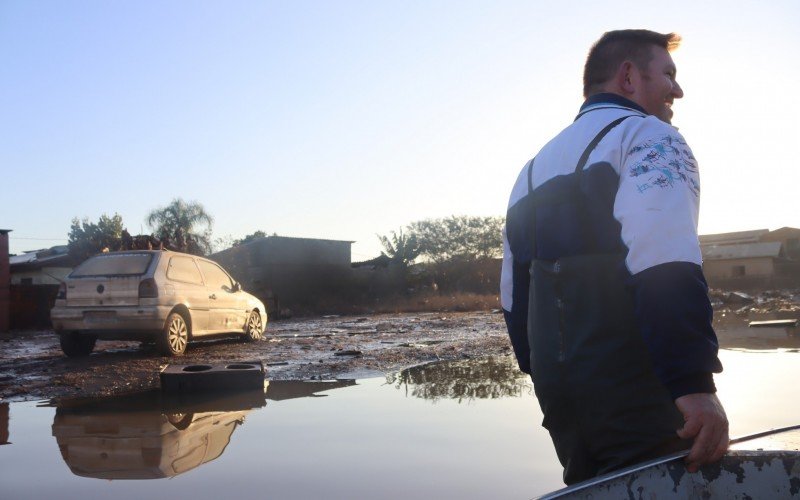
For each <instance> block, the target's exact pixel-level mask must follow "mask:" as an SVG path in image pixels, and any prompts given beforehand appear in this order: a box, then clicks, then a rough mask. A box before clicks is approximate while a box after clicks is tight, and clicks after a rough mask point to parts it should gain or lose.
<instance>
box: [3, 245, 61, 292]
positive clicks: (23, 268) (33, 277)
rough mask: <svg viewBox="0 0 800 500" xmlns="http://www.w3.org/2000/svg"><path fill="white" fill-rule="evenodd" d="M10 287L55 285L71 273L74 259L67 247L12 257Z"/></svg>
mask: <svg viewBox="0 0 800 500" xmlns="http://www.w3.org/2000/svg"><path fill="white" fill-rule="evenodd" d="M9 264H10V267H11V284H12V285H56V286H58V285H59V284H61V282H62V281H64V278H66V277H67V275H68V274H69V273H70V272H72V268H73V267H74V266H75V259H73V258H72V257H70V255H69V248H68V247H67V245H60V246H55V247H51V248H45V249H41V250H34V251H31V252H25V253H23V254H20V255H14V256H12V257H11V258H10V259H9Z"/></svg>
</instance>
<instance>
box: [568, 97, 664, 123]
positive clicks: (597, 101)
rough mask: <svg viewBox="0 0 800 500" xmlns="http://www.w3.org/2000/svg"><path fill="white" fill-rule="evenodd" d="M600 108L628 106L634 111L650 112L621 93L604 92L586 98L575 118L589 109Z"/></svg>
mask: <svg viewBox="0 0 800 500" xmlns="http://www.w3.org/2000/svg"><path fill="white" fill-rule="evenodd" d="M598 108H628V109H631V110H634V111H638V112H640V113H642V114H644V115H646V114H648V113H647V111H645V110H644V108H643V107H641V106H639V105H638V104H636V103H635V102H633V101H631V100H630V99H627V98H625V97H622V96H621V95H619V94H612V93H611V92H603V93H600V94H595V95H592V96H589V98H588V99H586V101H585V102H584V103H583V105H582V106H581V110H580V112H579V113H578V116H576V117H575V119H576V120H577V119H578V118H580V117H581V116H583V115H584V114H585V113H588V112H589V111H592V110H595V109H598Z"/></svg>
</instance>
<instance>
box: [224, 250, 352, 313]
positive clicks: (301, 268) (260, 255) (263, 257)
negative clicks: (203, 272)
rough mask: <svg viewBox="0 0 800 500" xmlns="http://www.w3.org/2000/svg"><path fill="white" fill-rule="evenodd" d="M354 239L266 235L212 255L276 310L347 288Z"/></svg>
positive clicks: (249, 290)
mask: <svg viewBox="0 0 800 500" xmlns="http://www.w3.org/2000/svg"><path fill="white" fill-rule="evenodd" d="M352 244H353V242H352V241H342V240H323V239H315V238H290V237H286V236H267V237H265V238H259V239H257V240H254V241H251V242H249V243H245V244H243V245H239V246H235V247H233V248H229V249H227V250H223V251H221V252H218V253H215V254H213V255H211V256H209V258H210V259H213V260H215V261H217V262H219V263H220V264H221V265H222V266H223V267H224V268H225V269H227V270H228V272H230V273H231V274H232V275H233V277H234V278H235V279H236V280H237V281H239V282H240V283H241V284H242V286H243V287H244V289H245V290H247V291H248V292H250V293H252V294H254V295H256V296H257V297H259V298H260V299H262V300H263V301H264V303H265V304H267V308H268V309H270V310H271V312H272V311H275V310H276V309H277V308H279V307H281V306H282V305H292V304H304V303H312V302H314V301H315V300H319V298H320V297H324V296H325V295H330V294H334V293H336V291H337V290H341V289H343V288H345V287H346V286H347V285H348V284H349V282H350V279H351V277H352V270H351V267H350V259H351V253H350V250H351V245H352Z"/></svg>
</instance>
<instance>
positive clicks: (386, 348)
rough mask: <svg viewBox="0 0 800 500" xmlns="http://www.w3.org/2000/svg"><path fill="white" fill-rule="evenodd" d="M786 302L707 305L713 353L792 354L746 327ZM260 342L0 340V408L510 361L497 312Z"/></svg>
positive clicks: (301, 322) (318, 330)
mask: <svg viewBox="0 0 800 500" xmlns="http://www.w3.org/2000/svg"><path fill="white" fill-rule="evenodd" d="M794 298H795V297H792V299H794ZM792 299H788V300H787V299H785V298H783V297H782V298H781V300H786V302H787V303H783V302H781V303H778V302H777V301H776V300H775V298H772V300H770V301H767V302H763V301H762V303H759V301H758V300H754V301H753V302H752V303H750V304H744V305H742V304H738V303H737V304H731V303H724V304H723V303H717V304H715V306H716V308H715V309H716V312H715V328H716V331H717V336H718V338H719V341H720V347H721V348H732V349H757V350H761V349H800V334H798V332H797V330H798V329H797V328H795V329H785V328H748V321H751V320H758V319H778V318H781V319H783V318H787V317H793V318H797V317H800V307H798V303H797V301H796V300H792ZM737 300H738V299H737ZM720 302H722V301H720ZM266 333H267V334H266V336H265V337H264V338H263V339H262V340H261V341H259V342H254V343H246V342H242V341H241V340H239V339H235V338H223V339H214V340H207V341H202V342H193V343H191V344H190V346H189V349H188V350H187V353H186V355H185V356H183V357H179V358H169V357H163V356H161V355H160V354H158V352H156V351H155V348H154V347H153V346H148V345H145V346H141V345H140V344H139V343H134V342H109V341H98V343H97V347H95V351H94V352H93V353H92V355H90V356H88V357H86V358H66V357H65V356H64V355H63V354H62V352H61V348H60V347H59V344H58V338H57V337H56V335H55V334H54V333H53V332H52V331H47V330H40V331H16V332H11V333H10V334H4V335H3V336H0V399H2V400H5V401H21V400H39V399H51V398H61V397H75V396H106V395H112V394H123V393H126V392H136V391H142V390H146V389H152V388H157V387H158V386H159V381H158V371H159V369H160V368H161V367H162V366H164V365H166V364H168V363H180V364H198V363H222V362H235V361H252V360H254V359H258V360H261V361H262V362H263V363H264V364H265V366H266V368H267V378H268V379H270V380H327V379H334V378H362V377H366V376H371V375H373V376H374V375H383V374H387V373H390V372H395V371H399V370H401V369H403V368H407V367H409V366H414V365H418V364H421V363H426V362H430V361H439V360H445V361H446V360H457V359H467V358H474V357H482V356H489V355H506V354H511V348H510V344H509V342H508V337H507V334H506V330H505V323H504V321H503V315H502V314H500V313H498V312H471V313H413V314H411V313H408V314H393V315H372V316H362V317H356V316H342V317H336V316H329V317H323V318H311V319H297V320H281V321H274V322H270V324H269V325H268V326H267V332H266Z"/></svg>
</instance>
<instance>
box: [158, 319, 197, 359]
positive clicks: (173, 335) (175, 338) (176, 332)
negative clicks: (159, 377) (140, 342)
mask: <svg viewBox="0 0 800 500" xmlns="http://www.w3.org/2000/svg"><path fill="white" fill-rule="evenodd" d="M190 333H191V332H190V329H189V324H188V323H187V322H186V319H185V318H184V317H183V315H182V314H181V313H176V312H174V313H170V315H169V316H168V317H167V322H166V323H165V324H164V331H163V332H161V335H159V336H158V339H157V340H156V345H157V346H158V350H159V351H160V352H161V353H162V354H164V355H165V356H182V355H183V354H184V353H185V352H186V346H187V345H188V344H189V336H190Z"/></svg>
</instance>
